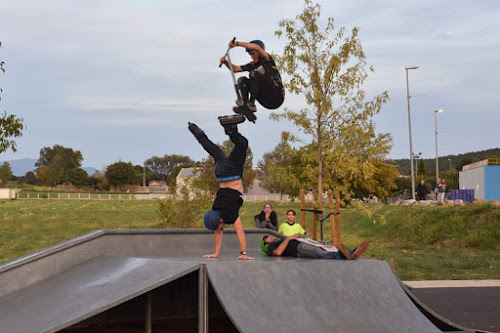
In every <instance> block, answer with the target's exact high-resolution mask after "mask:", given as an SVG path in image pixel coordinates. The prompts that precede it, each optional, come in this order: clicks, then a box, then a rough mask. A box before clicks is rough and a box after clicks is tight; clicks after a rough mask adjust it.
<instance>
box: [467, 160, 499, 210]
mask: <svg viewBox="0 0 500 333" xmlns="http://www.w3.org/2000/svg"><path fill="white" fill-rule="evenodd" d="M459 186H460V189H464V190H474V197H475V198H476V199H481V200H484V201H492V200H500V158H491V159H485V160H482V161H479V162H476V163H471V164H467V165H465V166H464V167H463V168H462V171H460V173H459Z"/></svg>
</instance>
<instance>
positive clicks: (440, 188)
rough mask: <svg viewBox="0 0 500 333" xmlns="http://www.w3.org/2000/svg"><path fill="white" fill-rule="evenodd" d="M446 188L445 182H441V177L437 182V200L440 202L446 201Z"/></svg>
mask: <svg viewBox="0 0 500 333" xmlns="http://www.w3.org/2000/svg"><path fill="white" fill-rule="evenodd" d="M444 190H445V188H444V187H443V183H442V182H441V178H438V181H437V184H436V194H437V201H438V202H442V201H444Z"/></svg>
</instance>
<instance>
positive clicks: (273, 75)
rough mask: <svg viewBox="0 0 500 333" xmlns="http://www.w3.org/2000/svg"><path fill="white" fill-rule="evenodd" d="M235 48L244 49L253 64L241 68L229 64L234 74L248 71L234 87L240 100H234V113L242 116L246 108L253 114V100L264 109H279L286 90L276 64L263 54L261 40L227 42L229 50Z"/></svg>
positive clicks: (263, 48)
mask: <svg viewBox="0 0 500 333" xmlns="http://www.w3.org/2000/svg"><path fill="white" fill-rule="evenodd" d="M237 46H239V47H244V48H245V50H246V51H247V52H248V54H249V55H250V57H251V58H252V61H251V62H250V63H248V64H246V65H242V66H238V65H234V64H231V66H232V69H233V72H234V73H238V72H249V75H248V76H249V77H248V78H247V77H240V78H238V83H237V84H238V88H239V90H240V92H241V98H242V100H237V101H236V104H237V107H235V108H233V110H234V112H236V113H245V111H246V110H245V107H246V108H247V109H248V110H250V111H252V112H256V111H257V108H256V106H255V101H256V100H257V101H258V102H259V103H260V104H261V105H262V106H263V107H265V108H266V109H277V108H279V107H280V106H281V104H283V101H284V100H285V90H284V88H283V83H282V81H281V75H280V73H279V71H278V68H277V67H276V63H275V62H274V59H273V58H272V57H271V56H270V55H269V54H268V53H267V52H266V51H265V46H264V43H263V42H262V41H260V40H253V41H251V42H249V43H247V42H240V41H236V40H235V39H233V40H232V41H230V42H229V48H230V49H232V48H234V47H237ZM220 62H221V64H225V65H226V66H227V67H228V68H229V66H230V63H229V62H228V60H227V59H226V57H222V58H221V59H220Z"/></svg>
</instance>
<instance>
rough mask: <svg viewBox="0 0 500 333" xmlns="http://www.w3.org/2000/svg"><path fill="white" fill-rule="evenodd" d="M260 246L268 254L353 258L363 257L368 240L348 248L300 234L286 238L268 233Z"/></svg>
mask: <svg viewBox="0 0 500 333" xmlns="http://www.w3.org/2000/svg"><path fill="white" fill-rule="evenodd" d="M260 247H261V249H262V251H263V252H264V253H265V254H267V255H268V256H277V257H279V256H286V257H297V258H314V259H344V260H352V259H359V257H361V255H362V254H363V253H364V252H365V251H366V249H367V248H368V241H366V240H364V241H362V242H361V243H359V245H358V246H357V247H356V248H355V249H353V250H348V249H347V248H346V247H345V245H344V244H339V248H338V249H337V248H336V247H335V246H332V245H323V244H320V243H318V242H316V241H313V240H312V239H308V238H301V236H300V235H292V236H288V237H287V238H284V239H283V238H279V237H276V236H273V235H266V236H264V237H262V239H261V241H260ZM339 250H340V251H339Z"/></svg>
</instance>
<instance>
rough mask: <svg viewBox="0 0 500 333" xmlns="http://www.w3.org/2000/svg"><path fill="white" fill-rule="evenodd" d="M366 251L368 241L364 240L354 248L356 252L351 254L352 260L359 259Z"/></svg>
mask: <svg viewBox="0 0 500 333" xmlns="http://www.w3.org/2000/svg"><path fill="white" fill-rule="evenodd" d="M367 249H368V241H367V240H364V241H362V242H361V243H359V245H358V247H357V248H356V251H354V252H353V253H352V255H351V256H352V259H359V257H361V255H362V254H363V253H365V252H366V250H367Z"/></svg>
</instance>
